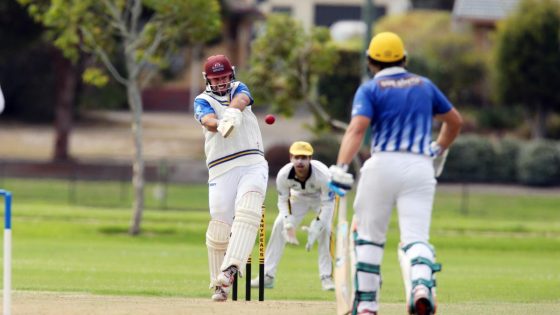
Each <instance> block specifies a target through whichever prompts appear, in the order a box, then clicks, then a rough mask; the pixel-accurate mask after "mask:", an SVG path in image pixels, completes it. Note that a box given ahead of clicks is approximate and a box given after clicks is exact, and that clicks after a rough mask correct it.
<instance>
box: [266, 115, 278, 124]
mask: <svg viewBox="0 0 560 315" xmlns="http://www.w3.org/2000/svg"><path fill="white" fill-rule="evenodd" d="M264 121H265V122H266V123H267V124H269V125H272V124H273V123H274V122H275V121H276V117H274V115H271V114H268V115H266V116H264Z"/></svg>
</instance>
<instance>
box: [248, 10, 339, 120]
mask: <svg viewBox="0 0 560 315" xmlns="http://www.w3.org/2000/svg"><path fill="white" fill-rule="evenodd" d="M337 57H338V55H337V51H336V48H335V47H334V45H333V43H332V42H331V40H330V35H329V32H328V30H327V29H326V28H321V27H314V28H313V29H312V30H311V32H310V33H307V32H305V31H304V29H303V27H302V26H301V25H300V24H299V23H298V22H296V21H295V20H293V19H292V18H290V17H288V16H285V15H271V16H269V17H268V19H267V21H266V25H265V26H264V29H263V32H262V33H260V34H259V36H258V37H257V39H256V40H255V41H254V43H253V46H252V49H251V59H250V65H251V67H250V70H249V71H248V73H247V74H246V77H247V78H246V79H245V81H246V82H247V83H248V84H249V86H250V87H251V89H252V92H253V95H254V97H255V99H256V101H257V102H259V103H264V104H269V105H270V106H271V108H272V110H273V111H275V112H278V113H281V114H283V115H286V116H291V115H293V113H294V111H295V110H296V109H297V108H298V107H299V106H307V107H308V109H309V110H310V111H311V112H312V113H313V115H314V117H315V120H316V124H328V125H331V126H333V127H335V128H338V129H344V128H345V125H346V124H345V123H343V122H340V121H337V120H335V119H332V118H331V116H330V115H329V114H328V113H327V112H326V111H325V110H324V108H323V107H322V106H321V104H320V102H319V97H318V95H317V89H316V88H317V82H318V79H319V77H320V76H322V75H328V74H330V73H331V72H332V71H333V70H334V69H333V68H334V67H333V66H334V64H335V62H336V60H337Z"/></svg>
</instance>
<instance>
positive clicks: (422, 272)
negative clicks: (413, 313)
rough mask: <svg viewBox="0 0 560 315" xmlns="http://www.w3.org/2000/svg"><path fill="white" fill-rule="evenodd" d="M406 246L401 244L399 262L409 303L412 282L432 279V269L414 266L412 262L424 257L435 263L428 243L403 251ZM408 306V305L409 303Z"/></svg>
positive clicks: (415, 245) (421, 265) (414, 245)
mask: <svg viewBox="0 0 560 315" xmlns="http://www.w3.org/2000/svg"><path fill="white" fill-rule="evenodd" d="M404 246H405V245H403V244H400V245H399V248H398V252H399V262H400V265H401V272H402V277H403V281H404V289H405V296H406V299H407V301H408V299H409V298H410V292H411V290H412V281H414V280H417V279H420V278H422V279H432V277H433V275H432V269H431V268H430V267H429V266H427V265H423V264H419V265H415V266H412V264H411V261H412V259H414V258H416V257H423V258H426V259H428V260H429V261H431V262H434V260H435V257H434V252H433V250H432V248H431V247H430V245H428V244H426V243H421V242H418V243H415V244H413V245H412V246H410V247H409V248H408V249H407V251H406V252H405V251H404V250H403V247H404ZM407 304H408V303H407Z"/></svg>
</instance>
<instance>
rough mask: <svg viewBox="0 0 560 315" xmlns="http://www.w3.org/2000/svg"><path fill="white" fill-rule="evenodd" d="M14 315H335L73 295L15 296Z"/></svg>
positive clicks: (328, 306)
mask: <svg viewBox="0 0 560 315" xmlns="http://www.w3.org/2000/svg"><path fill="white" fill-rule="evenodd" d="M12 299H13V302H12V305H13V307H12V312H13V314H17V315H76V314H80V315H130V314H134V315H161V314H166V315H174V314H177V315H178V314H181V315H183V314H200V315H207V314H221V315H225V314H248V315H253V314H254V315H264V314H271V315H276V314H278V315H280V314H309V315H319V314H334V313H335V307H336V306H335V302H334V301H333V302H316V301H264V302H257V301H251V302H246V301H238V302H233V301H228V302H225V303H216V302H212V301H210V300H209V299H193V298H176V297H173V298H170V297H130V296H124V297H120V296H101V295H90V294H82V293H77V294H72V293H43V292H15V293H14V294H13V298H12Z"/></svg>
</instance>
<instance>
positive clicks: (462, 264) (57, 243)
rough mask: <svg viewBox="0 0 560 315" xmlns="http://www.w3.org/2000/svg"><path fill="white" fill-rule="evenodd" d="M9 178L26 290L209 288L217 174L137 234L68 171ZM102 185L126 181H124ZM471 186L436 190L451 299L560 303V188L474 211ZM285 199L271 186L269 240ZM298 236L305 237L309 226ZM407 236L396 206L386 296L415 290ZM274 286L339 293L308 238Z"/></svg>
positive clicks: (284, 292) (484, 203)
mask: <svg viewBox="0 0 560 315" xmlns="http://www.w3.org/2000/svg"><path fill="white" fill-rule="evenodd" d="M84 185H85V184H84ZM2 186H3V187H4V188H5V189H8V190H11V191H12V192H13V232H12V233H13V277H12V278H13V288H14V289H15V290H24V291H26V290H29V291H55V292H89V293H96V294H109V295H149V296H177V297H201V298H208V297H209V294H210V291H209V290H208V289H207V288H208V283H209V280H208V271H207V253H206V247H205V236H204V234H205V231H206V227H207V223H208V220H209V214H208V212H207V211H206V210H205V209H206V203H207V193H206V186H204V185H199V186H181V187H171V188H170V190H172V191H173V192H174V194H175V195H176V196H177V199H176V200H175V201H174V202H175V203H176V204H180V203H184V208H186V209H192V210H156V209H155V208H149V209H147V210H146V211H145V214H144V219H143V225H142V227H143V233H142V235H141V236H138V237H130V236H128V235H127V234H126V232H127V229H128V226H129V221H130V218H131V210H130V207H91V206H77V205H72V204H71V203H69V202H68V198H67V196H68V194H67V190H68V184H67V183H66V182H63V181H60V182H59V181H31V180H13V179H4V180H3V183H2ZM97 186H100V184H99V183H97V184H93V185H92V186H91V187H88V188H86V189H81V190H80V192H79V193H80V198H85V199H87V198H93V199H95V198H103V194H98V195H95V193H96V192H95V189H96V187H97ZM101 186H104V187H105V189H114V190H118V189H119V185H118V184H115V186H111V185H110V184H105V185H101ZM107 187H109V188H107ZM111 187H112V188H111ZM149 189H150V188H149ZM149 189H147V192H148V191H149ZM90 194H91V196H90ZM117 195H118V193H117ZM147 195H149V194H148V193H147ZM88 196H89V197H88ZM150 198H151V197H149V198H148V199H150ZM460 198H461V195H460V194H458V193H457V194H455V193H447V194H443V193H439V192H438V194H437V195H436V203H435V209H434V219H433V223H432V243H433V244H434V245H435V246H436V248H437V257H438V261H439V262H441V263H442V264H443V271H442V272H441V273H439V274H438V275H437V277H438V299H439V301H440V302H441V303H444V304H451V305H453V304H461V303H472V304H473V305H480V304H482V305H487V304H490V305H494V304H500V303H514V304H515V303H519V304H522V303H537V304H552V305H557V306H558V309H559V310H560V196H525V195H496V194H492V193H483V194H482V193H479V194H471V198H470V201H469V211H468V214H464V213H462V212H461V211H460V204H461V200H460ZM147 202H148V204H153V202H154V201H153V200H151V199H150V200H148V201H147ZM275 202H276V197H275V191H274V188H273V186H271V188H270V189H269V192H268V196H267V200H266V205H267V214H266V215H267V216H266V219H267V220H266V221H267V241H268V234H269V233H270V228H271V227H272V222H273V221H274V219H275V217H276V214H277V210H276V209H275V206H274V205H275ZM310 220H311V216H310V217H309V220H306V222H307V221H310ZM298 238H299V239H300V242H301V241H303V240H304V239H305V234H304V233H303V232H301V233H299V235H298ZM397 244H398V223H397V222H396V219H395V216H393V220H392V222H391V226H390V232H389V239H388V243H387V245H386V249H387V250H386V251H385V257H384V262H383V265H382V275H383V289H382V292H381V300H382V302H383V303H402V302H403V301H404V295H403V286H402V280H401V277H400V269H399V265H398V261H397V253H396V248H397ZM253 257H257V256H256V251H255V255H254V256H253ZM253 270H254V271H253V274H255V273H256V268H254V269H253ZM243 283H244V282H243ZM253 294H254V295H255V294H256V290H255V291H254V293H253ZM266 295H267V299H273V300H285V299H288V300H334V294H333V293H332V292H323V291H321V288H320V281H319V280H318V271H317V251H316V249H315V250H313V251H312V252H310V253H308V252H306V251H305V249H304V247H303V246H299V247H288V248H287V249H286V251H285V254H284V257H283V258H282V261H281V265H280V268H279V271H278V274H277V282H276V287H275V288H274V289H272V290H267V292H266ZM241 296H243V293H241ZM558 313H560V311H558Z"/></svg>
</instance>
